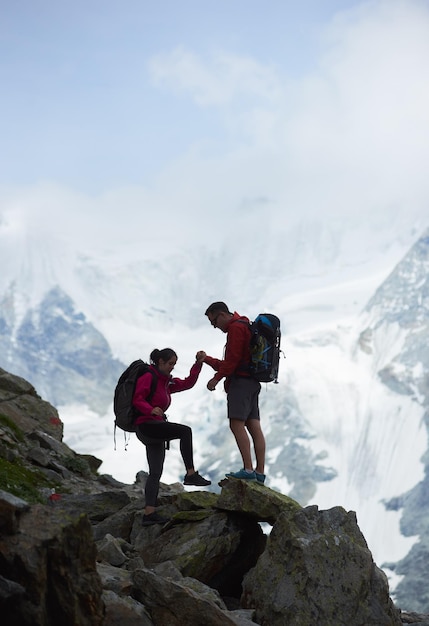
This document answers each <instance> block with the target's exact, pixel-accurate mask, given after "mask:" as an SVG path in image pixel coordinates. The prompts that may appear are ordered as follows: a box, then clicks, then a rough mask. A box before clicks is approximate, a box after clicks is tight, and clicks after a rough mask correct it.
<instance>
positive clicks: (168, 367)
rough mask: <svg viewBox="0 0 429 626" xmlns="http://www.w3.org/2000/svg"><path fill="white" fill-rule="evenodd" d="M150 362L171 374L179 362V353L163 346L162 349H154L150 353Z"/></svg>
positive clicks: (165, 372)
mask: <svg viewBox="0 0 429 626" xmlns="http://www.w3.org/2000/svg"><path fill="white" fill-rule="evenodd" d="M150 362H151V363H153V365H155V367H156V368H157V369H158V370H159V371H160V372H161V374H166V375H167V376H169V375H170V374H171V372H172V371H173V369H174V366H175V365H176V363H177V354H176V353H175V351H174V350H173V349H172V348H163V349H162V350H158V349H157V348H155V350H152V352H151V353H150Z"/></svg>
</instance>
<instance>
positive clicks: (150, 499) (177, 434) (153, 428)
mask: <svg viewBox="0 0 429 626" xmlns="http://www.w3.org/2000/svg"><path fill="white" fill-rule="evenodd" d="M136 435H137V437H138V438H139V439H140V441H141V442H142V443H144V445H145V446H146V457H147V462H148V465H149V476H148V479H147V481H146V487H145V503H146V506H156V499H157V497H158V491H159V481H160V480H161V475H162V470H163V467H164V459H165V442H166V441H171V440H172V439H180V453H181V455H182V459H183V463H184V464H185V468H186V469H187V470H188V469H192V468H193V467H194V457H193V448H192V430H191V428H190V427H189V426H185V425H184V424H175V423H174V422H149V423H146V424H138V425H137V431H136ZM146 437H150V441H148V440H147V439H146Z"/></svg>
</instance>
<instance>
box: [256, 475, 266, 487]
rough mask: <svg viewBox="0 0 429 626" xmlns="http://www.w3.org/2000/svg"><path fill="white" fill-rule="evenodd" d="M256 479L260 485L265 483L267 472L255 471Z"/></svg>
mask: <svg viewBox="0 0 429 626" xmlns="http://www.w3.org/2000/svg"><path fill="white" fill-rule="evenodd" d="M255 476H256V480H257V482H258V483H259V484H260V485H263V484H264V483H265V474H260V473H259V472H255Z"/></svg>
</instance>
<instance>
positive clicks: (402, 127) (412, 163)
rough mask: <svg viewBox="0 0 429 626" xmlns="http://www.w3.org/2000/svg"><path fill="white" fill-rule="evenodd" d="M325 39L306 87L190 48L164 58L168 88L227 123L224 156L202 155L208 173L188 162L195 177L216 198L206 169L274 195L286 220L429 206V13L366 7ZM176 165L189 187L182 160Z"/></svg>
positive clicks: (344, 16) (277, 72) (408, 5)
mask: <svg viewBox="0 0 429 626" xmlns="http://www.w3.org/2000/svg"><path fill="white" fill-rule="evenodd" d="M320 41H321V43H322V45H323V48H322V53H321V56H320V58H319V59H318V62H317V64H316V65H315V69H313V70H312V72H310V73H307V74H306V75H303V76H299V77H291V76H288V75H287V74H285V72H284V71H283V72H282V68H281V67H279V66H276V67H274V66H271V65H263V64H262V63H260V62H257V61H256V60H255V59H251V58H248V57H246V58H245V57H238V56H236V55H231V54H226V53H220V54H217V55H212V57H210V58H209V59H208V60H207V59H204V58H203V57H202V56H200V55H197V54H196V53H195V52H191V51H189V50H185V49H184V48H183V47H182V48H180V49H176V50H173V51H172V52H171V53H170V54H167V55H163V56H162V57H157V58H155V59H153V60H152V64H151V69H152V73H153V76H154V77H156V78H157V80H158V81H159V82H160V83H161V84H162V85H163V86H164V87H170V88H171V89H174V90H180V91H181V92H182V93H183V94H186V93H187V94H188V96H189V97H190V98H191V99H192V100H193V102H194V103H195V104H196V105H197V106H200V107H207V106H208V105H210V106H212V107H216V108H217V110H218V111H219V114H220V115H222V116H223V120H224V131H225V134H226V139H225V144H224V151H223V153H222V154H221V156H220V157H219V158H218V159H217V160H216V159H213V158H208V159H206V158H205V157H204V154H199V153H198V150H196V151H195V160H198V165H196V164H195V163H194V165H192V163H191V162H190V161H192V159H190V158H189V155H188V156H187V158H186V161H187V165H188V167H189V171H190V172H194V169H193V168H194V166H195V167H196V168H197V170H198V171H199V176H200V180H204V182H206V183H207V184H208V186H207V187H206V189H209V188H210V187H213V181H212V183H211V184H210V180H209V179H210V174H209V172H208V171H206V172H205V174H204V173H203V172H202V170H204V164H205V165H206V168H207V169H209V168H210V169H211V170H212V172H213V178H214V177H217V179H219V177H220V178H221V180H222V181H224V184H226V185H229V186H230V187H231V190H232V189H234V188H235V189H236V190H237V191H238V188H241V189H242V190H244V189H246V187H247V192H248V193H249V192H250V193H252V190H254V193H255V195H256V196H257V195H260V194H262V195H265V194H268V195H270V196H271V197H272V198H275V199H276V200H277V203H278V204H279V205H282V206H283V207H285V209H286V211H288V210H293V208H295V207H298V208H299V210H300V211H303V212H305V211H314V210H316V211H317V212H320V211H326V212H327V214H332V212H336V213H340V214H341V213H347V212H355V211H362V207H364V208H366V209H367V210H369V211H374V210H386V207H395V210H397V209H398V207H401V206H402V207H403V209H404V210H409V209H410V205H412V204H413V205H418V206H419V208H420V209H421V208H422V207H423V206H424V205H425V204H426V206H427V203H428V199H429V198H428V196H429V182H428V177H427V172H426V165H425V164H426V163H427V162H428V160H429V141H428V139H429V113H428V112H429V64H428V59H429V10H428V5H427V3H422V2H418V1H417V2H413V1H407V2H404V1H397V2H396V1H393V2H392V1H389V2H384V1H381V2H367V3H362V4H361V5H359V6H358V7H357V8H355V9H352V10H349V11H344V12H342V13H341V14H340V15H338V16H336V17H335V18H334V19H333V20H332V22H331V23H330V24H329V25H328V26H327V27H326V29H325V30H324V31H323V32H321V33H320ZM177 167H178V170H177V171H179V170H180V178H181V181H182V184H183V180H184V179H183V176H184V175H185V176H186V173H185V172H184V170H183V161H182V163H181V164H178V166H177ZM173 171H174V168H171V170H170V171H169V175H170V176H171V175H173ZM407 205H408V206H407Z"/></svg>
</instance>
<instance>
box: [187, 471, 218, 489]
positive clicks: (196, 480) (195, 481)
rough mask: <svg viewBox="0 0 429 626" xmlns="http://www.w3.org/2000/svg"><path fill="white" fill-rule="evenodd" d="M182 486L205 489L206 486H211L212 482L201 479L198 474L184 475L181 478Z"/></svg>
mask: <svg viewBox="0 0 429 626" xmlns="http://www.w3.org/2000/svg"><path fill="white" fill-rule="evenodd" d="M183 484H184V485H193V486H194V487H207V485H211V484H212V481H211V480H207V479H206V478H203V477H202V476H200V474H199V473H198V472H195V473H194V474H190V475H186V476H185V477H184V478H183Z"/></svg>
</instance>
